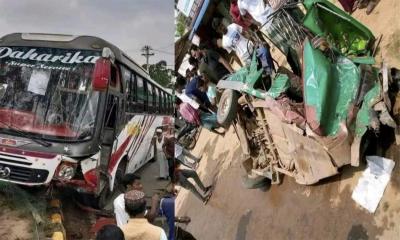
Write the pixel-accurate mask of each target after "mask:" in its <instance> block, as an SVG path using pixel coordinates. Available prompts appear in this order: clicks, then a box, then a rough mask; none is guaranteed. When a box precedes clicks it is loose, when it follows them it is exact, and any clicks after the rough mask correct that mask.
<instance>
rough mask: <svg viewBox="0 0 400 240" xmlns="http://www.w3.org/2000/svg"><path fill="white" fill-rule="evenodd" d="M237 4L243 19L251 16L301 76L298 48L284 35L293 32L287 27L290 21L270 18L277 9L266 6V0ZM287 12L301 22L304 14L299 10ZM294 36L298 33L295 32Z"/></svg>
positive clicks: (240, 1)
mask: <svg viewBox="0 0 400 240" xmlns="http://www.w3.org/2000/svg"><path fill="white" fill-rule="evenodd" d="M237 4H238V8H239V11H240V15H241V16H243V17H245V16H251V18H252V19H250V20H251V21H252V22H253V23H255V24H256V25H257V26H260V27H261V29H260V31H261V32H262V33H263V34H265V35H266V36H267V37H268V39H269V40H270V41H271V42H272V43H273V44H274V45H275V46H276V47H277V48H278V49H279V50H280V51H282V53H283V54H284V55H285V56H286V59H287V61H288V63H289V65H290V67H291V69H292V71H293V73H295V74H296V75H298V76H300V75H301V70H300V62H299V57H298V54H297V50H296V46H293V45H294V44H293V43H292V42H291V39H288V36H286V35H284V34H283V33H284V32H286V31H289V32H291V31H293V29H290V28H289V26H285V24H287V23H286V22H287V21H288V20H285V22H281V21H280V18H279V17H274V18H270V16H271V14H272V13H274V11H275V10H277V9H275V10H274V9H273V8H272V7H271V6H270V5H268V4H265V3H264V0H237ZM286 12H287V13H288V14H289V15H291V18H292V19H294V20H295V21H296V22H301V18H302V16H303V13H302V12H301V10H300V9H299V8H291V9H287V10H286ZM247 13H248V14H247ZM288 28H289V29H288ZM292 34H297V33H295V32H293V33H292Z"/></svg>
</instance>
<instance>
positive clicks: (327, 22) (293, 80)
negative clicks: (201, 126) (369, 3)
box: [217, 0, 399, 188]
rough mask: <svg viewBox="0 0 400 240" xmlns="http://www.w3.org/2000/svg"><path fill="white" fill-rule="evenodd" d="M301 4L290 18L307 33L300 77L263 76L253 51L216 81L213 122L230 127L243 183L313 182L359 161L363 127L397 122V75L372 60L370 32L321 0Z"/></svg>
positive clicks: (287, 74) (375, 128) (284, 71)
mask: <svg viewBox="0 0 400 240" xmlns="http://www.w3.org/2000/svg"><path fill="white" fill-rule="evenodd" d="M303 5H304V8H305V10H306V14H305V17H304V19H303V22H302V23H297V24H298V26H293V24H292V23H291V26H292V27H296V29H303V30H304V31H305V32H306V33H307V34H304V39H302V44H301V46H300V49H299V50H300V51H299V52H300V53H301V54H300V56H301V57H300V59H299V62H300V63H301V67H302V69H301V70H302V76H296V75H294V74H293V73H291V72H290V71H289V70H287V69H285V68H283V67H280V68H279V69H278V71H277V74H276V75H275V76H274V77H273V79H272V80H271V81H270V82H268V79H267V80H266V79H265V78H264V77H263V74H262V71H263V69H262V68H259V67H258V63H257V59H256V56H255V55H253V59H252V62H251V64H250V65H249V66H245V67H243V68H241V69H240V70H238V71H237V72H235V73H234V74H231V75H229V76H227V77H226V78H224V79H222V80H221V81H220V82H219V83H218V85H217V88H218V89H220V90H222V91H223V93H222V95H221V98H220V101H219V105H218V112H217V116H218V122H219V123H220V124H221V125H224V126H227V127H228V126H230V125H233V126H234V128H235V131H236V134H237V135H238V138H239V140H240V144H241V147H242V150H243V153H244V154H245V155H246V156H247V157H246V160H245V161H244V162H243V166H244V168H245V170H246V173H247V175H246V176H245V178H244V182H243V183H244V184H245V186H246V187H248V188H257V187H260V186H263V185H264V184H265V183H266V182H271V183H272V184H279V183H280V181H281V174H285V175H288V176H291V177H293V178H294V179H295V180H296V182H297V183H299V184H305V185H309V184H315V183H317V182H318V181H320V180H321V179H324V178H327V177H330V176H333V175H336V174H338V173H339V169H340V168H341V167H342V166H344V165H349V164H351V165H352V166H358V165H359V162H360V158H361V157H362V149H361V143H362V141H363V137H365V136H366V132H367V131H373V132H375V133H377V132H379V128H380V126H381V125H382V124H384V125H387V126H390V127H392V128H395V129H396V128H397V124H396V121H395V119H394V118H393V117H392V115H391V112H392V109H393V104H394V101H391V99H392V98H393V96H394V95H395V94H396V93H392V92H396V91H398V87H393V88H392V87H391V86H392V85H396V84H397V82H398V81H399V79H398V77H395V75H394V74H393V73H394V72H396V70H395V69H393V70H390V69H388V67H387V66H386V65H385V64H382V67H376V66H375V60H374V57H373V52H374V48H376V46H375V45H374V42H375V38H374V36H373V34H372V33H371V31H370V30H369V29H367V28H366V27H365V26H363V25H362V24H361V23H359V22H358V21H357V20H355V19H354V18H352V17H351V16H350V15H348V14H346V13H345V12H343V11H342V10H340V9H338V8H337V7H335V6H334V5H333V4H331V3H330V2H328V1H326V0H305V1H304V2H303ZM287 7H293V5H288V6H287ZM278 11H281V12H283V13H284V12H285V11H286V10H285V6H283V7H282V9H280V10H278ZM281 14H282V13H281ZM276 15H279V13H276ZM282 37H283V36H282Z"/></svg>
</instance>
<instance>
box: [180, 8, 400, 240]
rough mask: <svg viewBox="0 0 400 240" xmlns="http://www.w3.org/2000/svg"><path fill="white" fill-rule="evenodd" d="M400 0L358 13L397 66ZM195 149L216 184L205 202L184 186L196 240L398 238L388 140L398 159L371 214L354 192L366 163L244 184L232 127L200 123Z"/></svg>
mask: <svg viewBox="0 0 400 240" xmlns="http://www.w3.org/2000/svg"><path fill="white" fill-rule="evenodd" d="M399 12H400V1H399V0H382V1H381V2H380V3H379V5H378V6H377V7H376V9H375V11H374V12H373V13H372V14H371V15H369V16H367V15H366V14H365V10H358V11H356V12H355V13H354V14H353V16H354V17H356V18H357V19H359V20H360V21H361V22H362V23H364V24H365V25H367V26H368V27H369V28H370V29H371V30H372V32H373V33H374V34H375V36H379V35H380V34H383V38H382V42H381V44H380V51H379V52H378V54H377V56H378V58H379V59H384V60H385V61H386V62H388V63H389V65H391V66H396V67H400V20H398V19H397V18H396V17H397V16H396V14H398V13H399ZM193 152H194V154H198V155H200V154H201V153H203V158H202V160H201V163H200V165H199V168H198V169H197V171H198V174H199V175H200V178H201V179H202V180H203V181H204V183H205V184H206V185H208V184H212V183H214V184H215V190H214V192H213V195H212V197H211V199H210V201H209V203H208V204H207V205H206V206H204V205H203V203H202V202H200V201H199V200H198V199H196V198H195V197H194V196H193V195H192V194H191V193H189V192H188V191H186V190H184V189H182V190H180V193H179V195H178V198H177V201H176V215H177V216H182V215H188V216H190V217H191V219H192V222H191V223H190V224H189V225H188V226H187V227H186V230H188V231H189V232H191V233H192V234H193V235H194V236H195V237H196V238H197V239H198V240H203V239H204V240H210V239H221V240H231V239H235V240H244V239H249V240H264V239H351V240H353V239H354V240H359V239H399V238H400V226H399V225H398V222H399V220H400V201H399V200H400V194H399V191H400V148H399V147H396V146H391V147H390V149H389V150H388V151H387V153H386V156H387V157H388V158H391V159H393V160H394V161H395V162H396V165H395V169H394V170H393V173H392V178H391V180H390V183H389V184H388V187H387V188H386V191H385V193H384V196H383V198H382V200H381V202H380V204H379V206H378V209H377V210H376V212H375V213H374V214H370V213H368V212H367V211H366V210H364V209H362V208H361V207H359V206H358V205H357V204H356V203H355V202H354V201H353V200H352V199H351V194H352V191H353V189H354V187H355V185H356V184H357V182H358V179H359V178H360V176H361V173H362V171H363V170H364V169H365V166H360V167H359V168H352V167H344V168H343V169H342V170H341V172H342V174H341V175H337V176H335V177H332V178H329V179H327V180H324V181H323V182H321V183H319V184H317V185H314V186H302V185H299V184H297V183H295V181H294V180H293V179H291V178H290V177H285V178H284V179H283V183H282V184H280V185H274V186H272V187H271V188H270V189H268V190H266V191H261V190H249V189H245V188H244V187H243V186H242V183H241V175H242V173H243V171H242V169H241V166H240V160H241V157H242V153H241V149H240V146H239V142H238V140H237V137H236V136H235V134H234V133H233V129H232V128H231V129H230V131H229V132H228V133H227V134H226V135H225V137H224V138H222V137H218V136H216V135H214V134H212V133H210V132H208V131H207V130H203V131H202V133H201V136H200V139H199V141H198V144H197V146H196V148H195V149H194V151H193Z"/></svg>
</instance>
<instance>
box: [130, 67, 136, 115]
mask: <svg viewBox="0 0 400 240" xmlns="http://www.w3.org/2000/svg"><path fill="white" fill-rule="evenodd" d="M129 82H130V85H129V112H135V107H136V105H137V101H138V99H137V87H136V77H135V75H134V74H133V73H131V77H130V81H129Z"/></svg>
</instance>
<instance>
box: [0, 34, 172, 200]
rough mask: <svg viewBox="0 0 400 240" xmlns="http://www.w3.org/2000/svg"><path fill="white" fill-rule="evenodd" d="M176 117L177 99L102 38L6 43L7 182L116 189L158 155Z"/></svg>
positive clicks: (0, 81)
mask: <svg viewBox="0 0 400 240" xmlns="http://www.w3.org/2000/svg"><path fill="white" fill-rule="evenodd" d="M172 112H173V101H172V95H171V94H170V93H168V92H167V91H166V89H164V88H163V87H162V86H160V85H159V84H157V83H156V82H155V81H153V80H151V79H150V77H149V75H148V73H147V72H146V71H145V70H144V69H143V68H141V67H140V66H139V65H137V64H136V63H135V62H134V61H133V60H132V59H130V58H129V57H128V56H127V55H126V54H125V53H123V52H122V51H121V50H120V49H119V48H117V47H115V46H114V45H112V44H110V43H108V42H107V41H105V40H103V39H100V38H97V37H90V36H71V35H54V34H24V33H16V34H9V35H6V36H4V37H2V38H1V40H0V181H6V182H12V183H16V184H21V185H29V186H34V185H49V184H51V183H56V184H57V185H61V186H67V187H72V188H74V189H76V190H77V191H79V192H85V193H90V194H94V195H95V196H99V195H100V194H101V193H105V192H109V190H111V191H112V190H113V188H114V186H115V185H116V183H117V182H118V180H119V178H120V177H121V176H122V175H123V174H124V173H128V172H129V173H131V172H135V171H136V170H138V169H139V168H140V167H142V166H143V165H144V164H145V163H146V162H148V161H149V160H150V159H151V158H152V157H153V154H154V152H153V146H152V138H153V136H154V133H155V130H156V128H158V127H161V126H163V125H168V124H172V117H171V116H172Z"/></svg>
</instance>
